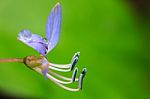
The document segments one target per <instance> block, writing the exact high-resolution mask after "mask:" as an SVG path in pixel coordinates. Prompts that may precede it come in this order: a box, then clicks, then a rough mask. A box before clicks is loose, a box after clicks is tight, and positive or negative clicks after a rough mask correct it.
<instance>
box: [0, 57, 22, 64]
mask: <svg viewBox="0 0 150 99" xmlns="http://www.w3.org/2000/svg"><path fill="white" fill-rule="evenodd" d="M1 62H19V63H23V62H24V59H23V58H6V59H0V63H1Z"/></svg>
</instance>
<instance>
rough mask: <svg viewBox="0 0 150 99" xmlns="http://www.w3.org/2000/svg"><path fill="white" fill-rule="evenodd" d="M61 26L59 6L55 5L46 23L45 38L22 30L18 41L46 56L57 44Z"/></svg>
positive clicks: (58, 4)
mask: <svg viewBox="0 0 150 99" xmlns="http://www.w3.org/2000/svg"><path fill="white" fill-rule="evenodd" d="M60 25H61V5H60V3H57V4H56V5H55V6H54V8H53V9H52V11H51V12H50V15H49V16H48V19H47V23H46V37H45V38H42V37H41V36H40V35H37V34H33V33H31V32H30V31H29V30H22V31H21V32H20V33H19V35H18V40H20V41H22V42H23V43H25V44H27V45H28V46H30V47H32V48H33V49H35V50H36V51H37V52H39V53H40V54H42V55H43V56H46V54H47V53H48V52H49V51H51V50H52V49H53V48H54V47H55V46H56V44H57V42H58V39H59V33H60Z"/></svg>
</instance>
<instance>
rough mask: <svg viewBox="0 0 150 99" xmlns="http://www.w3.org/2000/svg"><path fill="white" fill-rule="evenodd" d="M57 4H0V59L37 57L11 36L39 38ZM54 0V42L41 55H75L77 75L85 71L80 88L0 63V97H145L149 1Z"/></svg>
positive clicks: (12, 0)
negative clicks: (57, 22)
mask: <svg viewBox="0 0 150 99" xmlns="http://www.w3.org/2000/svg"><path fill="white" fill-rule="evenodd" d="M57 1H58V0H0V58H22V57H25V56H27V55H39V54H38V53H37V52H36V51H35V50H33V49H32V48H30V47H28V46H26V45H25V44H23V43H22V42H19V41H17V39H16V38H17V35H18V33H19V31H20V30H22V29H29V30H30V31H32V32H33V33H37V34H40V35H42V36H44V35H45V34H44V33H45V23H46V20H47V16H48V14H49V12H50V10H51V8H52V7H53V6H54V5H55V4H56V2H57ZM59 1H60V2H61V5H62V17H63V18H62V26H61V33H60V39H59V43H58V45H57V46H56V48H55V49H53V50H52V51H51V52H50V53H49V54H48V55H47V57H48V59H49V60H50V61H51V62H54V63H69V62H70V59H71V57H72V55H73V54H74V53H75V52H76V51H80V52H81V57H80V60H79V62H78V64H77V66H78V67H79V69H80V70H79V71H80V72H81V69H82V68H83V67H86V68H87V69H88V72H87V75H86V77H85V79H84V83H83V90H82V91H79V92H69V91H66V90H64V89H62V88H60V87H58V86H57V85H55V84H54V83H53V82H52V81H50V80H48V79H47V80H44V79H43V76H42V75H39V74H38V73H36V72H34V71H32V70H30V69H29V68H27V67H26V66H25V65H24V64H21V63H0V95H1V98H4V97H5V98H6V97H7V98H25V99H27V98H42V99H44V98H45V99H47V98H49V99H150V67H149V66H150V3H149V2H148V1H149V0H59ZM64 75H67V76H70V75H71V74H64ZM71 86H72V87H75V86H74V85H71Z"/></svg>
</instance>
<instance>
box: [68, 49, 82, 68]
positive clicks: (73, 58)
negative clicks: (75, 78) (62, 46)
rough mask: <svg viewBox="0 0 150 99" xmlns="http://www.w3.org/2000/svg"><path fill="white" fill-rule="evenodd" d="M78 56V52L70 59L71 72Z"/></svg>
mask: <svg viewBox="0 0 150 99" xmlns="http://www.w3.org/2000/svg"><path fill="white" fill-rule="evenodd" d="M79 56H80V52H77V53H75V54H74V56H73V57H72V60H71V67H70V69H71V70H73V69H74V67H75V65H76V63H77V62H78V59H79Z"/></svg>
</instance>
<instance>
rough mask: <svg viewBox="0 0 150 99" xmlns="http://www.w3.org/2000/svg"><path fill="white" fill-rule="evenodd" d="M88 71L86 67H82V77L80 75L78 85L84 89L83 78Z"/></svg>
mask: <svg viewBox="0 0 150 99" xmlns="http://www.w3.org/2000/svg"><path fill="white" fill-rule="evenodd" d="M86 72H87V69H86V68H83V69H82V72H81V74H80V77H79V85H78V87H79V88H80V89H82V84H83V78H84V77H85V75H86Z"/></svg>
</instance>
